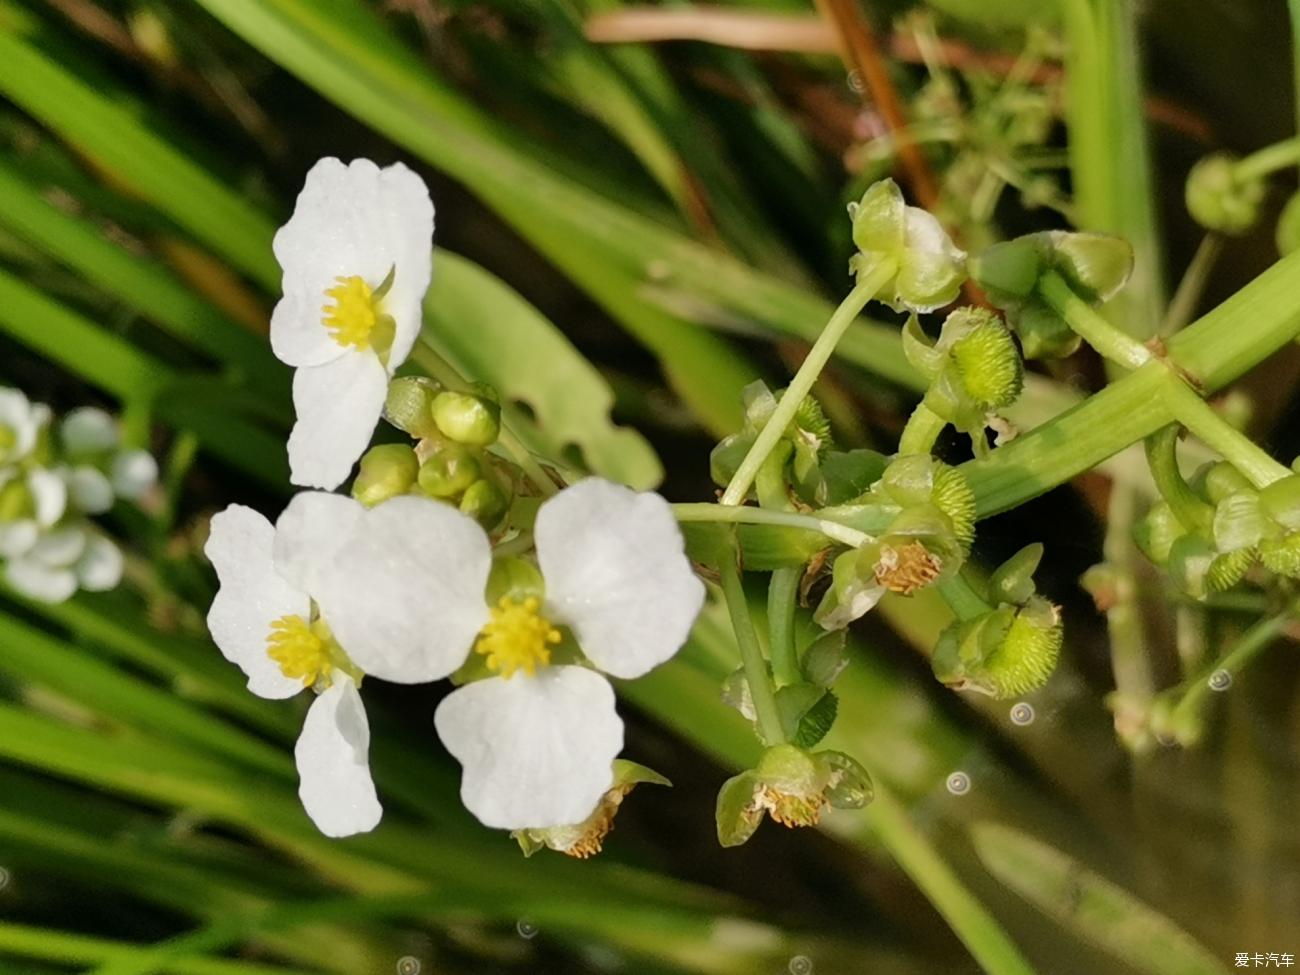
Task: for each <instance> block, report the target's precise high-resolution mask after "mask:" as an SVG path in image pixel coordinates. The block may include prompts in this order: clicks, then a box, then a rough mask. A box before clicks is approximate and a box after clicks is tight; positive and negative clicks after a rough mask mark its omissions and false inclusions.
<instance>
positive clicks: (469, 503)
mask: <svg viewBox="0 0 1300 975" xmlns="http://www.w3.org/2000/svg"><path fill="white" fill-rule="evenodd" d="M509 507H510V499H509V498H508V497H506V495H505V492H503V491H502V490H501V488H500V487H498V486H497V484H496V483H495V482H494V481H491V480H488V479H487V478H480V479H479V480H477V481H475V482H474V483H473V484H471V485H470V486H469V487H467V488H466V489H465V493H464V494H463V495H461V499H460V510H461V511H462V512H464V513H465V514H467V515H469V516H470V517H471V518H473V519H474V520H475V521H477V522H478V523H479V524H480V525H482V526H483V527H484V528H485V529H487V530H488V531H491V530H492V529H493V528H495V527H496V526H497V525H499V524H500V523H501V519H502V518H504V517H505V514H506V511H507V510H508V509H509Z"/></svg>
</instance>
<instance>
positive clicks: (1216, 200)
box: [1186, 153, 1267, 235]
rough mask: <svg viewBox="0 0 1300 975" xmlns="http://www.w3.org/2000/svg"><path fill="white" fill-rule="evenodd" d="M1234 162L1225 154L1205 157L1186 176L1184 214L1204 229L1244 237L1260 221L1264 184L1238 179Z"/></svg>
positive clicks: (1265, 187) (1260, 181)
mask: <svg viewBox="0 0 1300 975" xmlns="http://www.w3.org/2000/svg"><path fill="white" fill-rule="evenodd" d="M1236 164H1237V159H1236V158H1235V157H1233V156H1231V155H1228V154H1227V153H1216V154H1214V155H1212V156H1206V157H1205V158H1204V159H1202V160H1201V161H1200V162H1198V163H1197V164H1196V165H1195V166H1193V167H1192V171H1191V173H1189V174H1188V176H1187V191H1186V200H1187V211H1188V212H1189V213H1190V214H1191V215H1192V218H1193V219H1194V220H1195V221H1196V222H1197V223H1199V224H1200V225H1201V226H1202V227H1205V228H1206V229H1207V230H1217V231H1219V232H1220V233H1224V234H1233V235H1236V234H1244V233H1246V232H1247V231H1248V230H1250V228H1251V227H1253V226H1254V225H1255V223H1256V222H1257V221H1258V220H1259V213H1260V207H1261V206H1262V205H1263V202H1264V194H1265V191H1266V189H1267V185H1266V183H1265V182H1264V180H1262V179H1247V180H1242V179H1238V178H1237V167H1236Z"/></svg>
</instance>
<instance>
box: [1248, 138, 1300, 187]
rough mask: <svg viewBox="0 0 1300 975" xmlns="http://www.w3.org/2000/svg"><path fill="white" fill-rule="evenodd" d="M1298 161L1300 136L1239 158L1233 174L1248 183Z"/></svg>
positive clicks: (1299, 156) (1299, 160) (1299, 157)
mask: <svg viewBox="0 0 1300 975" xmlns="http://www.w3.org/2000/svg"><path fill="white" fill-rule="evenodd" d="M1296 163H1300V136H1293V137H1292V138H1290V139H1284V140H1283V141H1282V142H1275V143H1274V144H1273V145H1271V146H1265V147H1264V148H1263V149H1259V150H1256V151H1255V152H1252V153H1251V154H1250V155H1249V156H1246V157H1245V158H1244V159H1240V160H1238V161H1237V163H1236V165H1234V166H1233V167H1232V175H1233V176H1234V177H1236V179H1237V181H1238V182H1241V183H1248V182H1250V181H1251V180H1256V179H1263V178H1264V177H1265V176H1268V175H1269V174H1270V173H1275V172H1277V171H1278V170H1279V169H1286V168H1287V167H1288V166H1294V165H1295V164H1296Z"/></svg>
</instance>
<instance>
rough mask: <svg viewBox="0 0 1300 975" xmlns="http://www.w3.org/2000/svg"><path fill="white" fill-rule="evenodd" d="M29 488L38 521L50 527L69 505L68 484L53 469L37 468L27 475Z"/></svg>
mask: <svg viewBox="0 0 1300 975" xmlns="http://www.w3.org/2000/svg"><path fill="white" fill-rule="evenodd" d="M27 489H28V490H29V491H31V492H32V502H33V503H34V504H35V505H36V523H37V524H38V525H41V526H42V527H45V528H48V527H49V526H50V525H52V524H54V523H55V522H56V521H58V520H59V519H60V518H62V517H63V512H64V511H66V510H67V507H68V486H67V485H66V484H64V483H63V478H61V477H59V475H57V474H55V473H54V472H53V471H47V470H36V471H32V472H31V473H30V474H28V475H27Z"/></svg>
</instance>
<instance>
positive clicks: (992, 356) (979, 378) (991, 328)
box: [952, 313, 1025, 412]
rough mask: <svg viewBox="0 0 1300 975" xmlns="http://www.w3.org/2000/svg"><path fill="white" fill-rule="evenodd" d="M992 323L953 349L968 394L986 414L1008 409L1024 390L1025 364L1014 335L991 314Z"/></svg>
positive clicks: (980, 326) (962, 340)
mask: <svg viewBox="0 0 1300 975" xmlns="http://www.w3.org/2000/svg"><path fill="white" fill-rule="evenodd" d="M987 314H988V317H989V321H987V322H985V323H982V324H980V325H979V326H978V327H977V328H974V329H972V330H971V332H970V333H969V334H968V335H967V336H966V337H965V338H963V339H961V340H960V341H958V342H957V343H955V344H954V345H953V347H952V362H953V364H954V365H955V366H956V367H957V374H958V376H959V377H960V378H961V384H962V386H963V387H964V388H965V390H966V393H967V394H968V395H969V396H970V398H971V399H972V400H974V401H975V403H976V404H977V405H978V407H979V408H980V409H982V410H983V411H984V412H989V411H990V410H1002V409H1006V408H1007V407H1008V406H1010V405H1011V404H1012V403H1014V402H1015V401H1016V399H1017V398H1018V397H1019V396H1020V390H1021V388H1022V387H1023V386H1024V379H1025V375H1024V364H1023V363H1022V362H1021V360H1020V350H1019V349H1017V348H1016V343H1015V341H1014V340H1013V339H1012V338H1011V333H1010V332H1009V331H1007V329H1006V327H1005V326H1004V325H1003V324H1002V322H1001V321H999V320H998V319H997V317H996V316H995V315H993V314H992V313H987Z"/></svg>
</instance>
